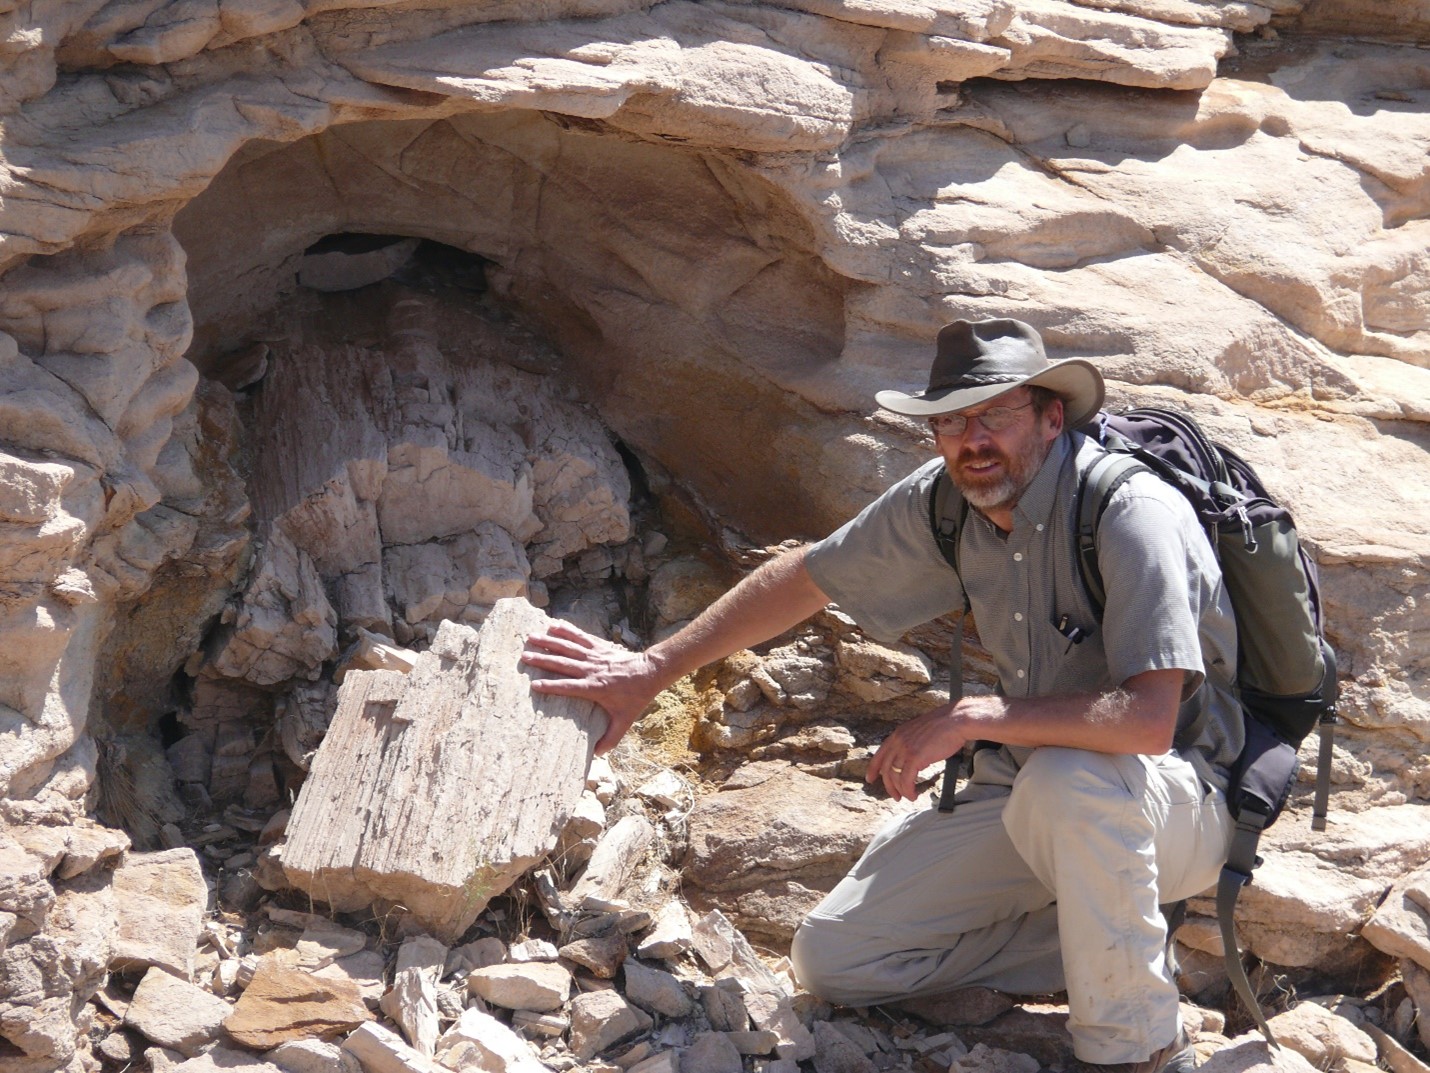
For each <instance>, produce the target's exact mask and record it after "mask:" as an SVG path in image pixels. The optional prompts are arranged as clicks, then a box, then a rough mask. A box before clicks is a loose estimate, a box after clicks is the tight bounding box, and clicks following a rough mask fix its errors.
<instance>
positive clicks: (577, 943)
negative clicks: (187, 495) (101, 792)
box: [90, 618, 1430, 1073]
mask: <svg viewBox="0 0 1430 1073" xmlns="http://www.w3.org/2000/svg"><path fill="white" fill-rule="evenodd" d="M496 621H497V622H498V623H500V622H501V621H502V620H501V618H498V619H497V620H496ZM795 710H796V711H797V710H798V709H795ZM800 733H803V731H800ZM818 752H819V750H818V746H813V747H811V748H810V749H809V751H808V753H807V754H806V755H811V756H813V755H817V754H818ZM780 779H796V780H798V779H805V780H810V783H811V785H804V784H803V783H796V785H797V786H798V791H797V792H792V793H791V794H789V797H790V799H791V800H793V799H796V798H798V797H800V795H801V794H802V795H803V796H804V798H805V799H806V800H808V799H809V797H810V796H811V794H812V793H814V792H815V790H816V789H817V788H818V787H821V786H829V785H836V786H837V785H840V780H839V779H838V777H837V776H830V775H826V776H825V777H824V778H819V777H817V776H814V775H810V774H808V773H804V772H802V771H801V770H800V768H799V766H798V765H797V764H793V763H791V762H790V761H787V760H785V761H769V760H766V761H758V762H754V763H749V764H746V765H745V766H743V767H740V768H738V769H737V770H736V773H735V775H734V776H733V777H731V778H730V779H728V780H727V785H729V786H730V787H731V788H730V789H727V790H724V791H721V792H717V793H713V794H712V793H710V792H709V791H708V790H707V789H702V787H701V786H700V784H699V783H698V782H691V781H689V780H688V779H686V778H684V777H682V776H681V775H679V774H678V773H677V772H676V771H674V770H672V769H670V768H665V767H661V766H659V765H656V764H653V763H652V762H651V761H650V760H649V759H646V758H645V757H643V756H642V753H641V749H640V748H639V747H638V745H637V743H635V742H630V743H627V744H623V745H622V747H621V748H619V749H618V750H617V752H616V753H615V755H614V757H613V758H612V760H611V761H610V762H608V761H607V760H605V759H603V758H598V759H596V760H594V761H592V762H591V764H590V767H589V771H588V772H587V773H586V775H585V777H584V780H583V781H584V787H585V790H584V792H585V794H586V795H588V797H589V799H590V800H593V801H596V802H597V803H598V804H600V805H601V808H602V810H603V812H604V815H606V816H609V817H613V818H612V819H611V820H610V821H609V822H608V823H605V822H602V819H600V818H598V814H596V813H587V814H585V815H583V816H578V815H576V814H575V813H574V812H573V813H572V814H571V817H570V818H569V819H568V820H567V821H566V822H567V824H568V826H572V827H579V828H580V830H581V831H582V835H581V839H582V840H590V841H593V842H594V847H593V849H592V851H591V853H590V855H589V857H588V858H586V859H585V860H584V861H582V862H574V861H570V860H564V859H562V858H561V857H560V856H559V855H558V856H555V857H552V858H550V859H548V860H547V861H546V862H544V863H543V864H541V865H540V866H539V867H537V868H535V869H532V870H530V871H528V872H526V873H525V874H524V875H523V876H522V877H521V878H520V879H519V880H518V881H517V882H516V883H515V885H514V886H513V887H512V888H511V889H509V890H507V891H506V892H505V893H504V894H503V895H502V896H500V897H498V898H497V899H496V900H494V901H493V902H492V903H491V904H490V905H489V906H488V907H487V908H486V910H485V911H483V912H482V913H480V914H479V915H478V916H477V917H476V918H475V920H474V921H473V922H472V923H471V925H470V927H468V928H466V929H465V931H464V934H462V935H460V936H457V937H455V938H452V939H450V940H449V941H445V942H444V941H442V940H440V939H438V938H437V937H435V936H433V935H432V934H430V933H428V932H427V931H426V930H425V929H424V927H423V925H422V922H421V920H420V916H419V914H415V913H412V912H408V911H406V910H404V909H403V908H402V907H400V906H394V905H387V906H385V907H379V909H380V911H373V910H372V909H367V910H364V911H362V912H356V913H354V912H347V913H335V912H333V911H331V910H324V911H319V912H313V911H311V910H309V909H304V908H299V907H298V904H299V903H301V902H302V901H303V899H300V898H298V897H297V896H296V892H294V891H292V890H291V889H289V888H288V887H287V886H286V884H284V883H283V882H282V881H281V876H279V877H277V878H278V879H279V882H277V883H274V884H272V885H273V886H276V887H277V888H278V889H276V890H272V891H265V890H261V889H260V893H259V895H258V896H257V898H256V900H255V901H254V902H253V903H252V904H249V905H248V906H247V907H246V908H243V907H240V906H238V905H235V904H233V903H232V902H231V901H230V900H229V899H228V898H227V897H226V896H225V895H224V894H223V893H222V891H221V892H220V893H219V896H218V899H217V903H216V905H215V913H214V915H212V916H210V917H209V918H208V919H207V921H204V920H202V919H200V917H199V916H198V915H196V914H193V913H191V912H190V913H185V912H183V911H182V907H180V906H173V907H171V906H168V905H166V904H165V903H164V902H162V901H156V900H154V899H153V898H150V899H148V900H145V899H142V898H135V899H134V911H135V913H136V914H141V916H139V917H137V918H136V919H144V920H147V921H149V922H150V927H149V928H148V929H147V930H148V931H151V932H162V933H164V937H165V939H166V942H165V943H164V944H162V945H151V946H150V947H139V946H137V945H136V944H134V943H132V942H126V944H125V945H124V947H123V949H124V954H123V956H122V957H121V956H120V955H119V954H118V953H111V955H110V960H109V967H110V970H111V978H110V979H111V982H110V985H109V987H107V988H106V989H104V990H103V991H101V992H99V993H98V994H97V995H96V997H95V999H94V1001H93V1004H92V1006H91V1012H90V1017H91V1018H92V1020H93V1022H94V1026H95V1027H94V1029H93V1031H92V1036H93V1038H94V1040H95V1053H96V1054H97V1056H98V1057H99V1059H100V1060H101V1062H102V1063H103V1064H104V1065H105V1066H106V1067H113V1068H118V1067H119V1066H120V1065H122V1064H133V1063H137V1062H143V1063H147V1065H148V1068H150V1069H151V1070H154V1071H163V1073H175V1071H182V1073H209V1071H210V1070H220V1069H221V1070H233V1069H238V1070H248V1069H252V1070H263V1071H265V1073H279V1071H282V1073H443V1071H447V1070H450V1071H452V1073H467V1071H476V1070H481V1071H490V1073H542V1071H547V1073H553V1071H554V1073H633V1071H638V1073H799V1071H806V1073H808V1071H813V1073H878V1071H894V1070H899V1071H918V1073H934V1071H937V1073H944V1071H956V1073H1037V1071H1038V1070H1039V1069H1047V1068H1052V1069H1058V1068H1060V1067H1062V1066H1063V1065H1065V1063H1066V1062H1067V1060H1068V1058H1069V1057H1070V1056H1069V1053H1068V1049H1067V1048H1068V1044H1067V1038H1066V1033H1065V1030H1064V1028H1063V1021H1064V1020H1065V1018H1066V1009H1065V1007H1063V1006H1060V1005H1058V1003H1057V996H1050V997H1049V999H1047V1000H1043V1001H1041V1002H1038V1001H1030V1000H1023V1001H1021V1002H1015V1001H1014V1000H1013V999H1012V998H1010V997H1008V996H1001V995H996V994H995V993H992V992H988V991H984V990H980V989H972V990H969V991H964V992H955V993H952V994H949V995H943V996H936V997H932V998H927V999H921V1000H910V1001H908V1002H906V1003H903V1004H901V1005H898V1006H889V1007H881V1008H874V1009H833V1008H831V1007H830V1006H828V1005H827V1004H825V1003H823V1002H821V1001H819V1000H817V999H816V998H814V997H813V996H810V995H809V994H807V993H805V992H803V991H802V990H801V989H800V988H799V986H798V982H797V981H796V980H794V979H792V977H791V975H790V970H789V965H788V962H787V961H786V960H785V959H784V958H783V957H782V956H780V954H779V952H778V947H776V946H762V945H756V944H755V943H752V942H751V940H750V938H748V937H747V935H746V933H745V932H744V931H743V930H742V929H741V928H739V927H737V926H736V924H735V923H733V922H732V920H731V918H730V917H729V916H728V915H727V914H726V913H725V912H723V911H721V910H720V909H719V908H704V909H696V908H692V907H691V905H690V903H689V900H688V899H687V898H684V897H682V896H681V895H680V894H679V893H678V884H679V883H680V882H681V869H682V868H684V869H685V870H686V872H687V874H688V871H689V866H688V864H686V863H684V861H683V859H684V858H685V857H686V856H687V855H688V854H691V853H696V854H697V855H700V854H701V853H704V854H705V855H706V856H709V852H708V850H697V849H696V848H695V847H696V845H697V843H698V842H699V839H700V837H702V836H698V835H697V833H696V832H697V830H703V829H705V826H704V825H705V824H706V823H707V822H708V824H709V827H710V829H711V830H716V829H719V828H720V827H721V822H720V818H719V817H720V815H721V813H720V812H719V811H717V812H716V813H715V814H713V815H712V816H711V817H709V818H708V820H705V819H701V818H700V816H699V813H700V812H701V810H702V809H705V808H708V807H710V806H711V804H712V803H715V804H716V805H717V806H718V804H719V802H720V799H721V798H722V797H727V796H729V795H737V794H739V793H742V792H749V791H753V790H758V789H761V788H768V787H771V785H772V783H778V781H779V780H780ZM843 785H845V786H846V787H847V788H846V789H845V790H843V791H840V792H843V793H845V794H857V793H858V791H856V790H855V789H854V784H852V783H844V784H843ZM742 787H743V788H744V789H743V790H742V789H741V788H742ZM772 796H773V798H774V799H775V800H776V801H778V800H779V799H780V794H778V793H774V794H772ZM816 796H817V795H816ZM870 800H871V801H872V800H873V799H872V798H871V799H870ZM849 803H850V799H848V798H846V799H845V801H844V803H843V805H842V806H840V805H836V806H833V807H834V808H835V810H836V812H838V813H840V814H845V815H847V814H848V809H847V806H848V804H849ZM692 804H693V806H694V808H693V811H692ZM782 807H784V806H780V805H778V804H774V805H772V815H774V816H776V817H777V816H778V815H779V811H780V809H781V808H782ZM876 811H877V810H876ZM880 814H882V813H880ZM756 815H757V814H756ZM614 817H619V818H614ZM282 819H283V817H282V816H281V815H280V816H279V817H278V822H279V823H281V822H282ZM757 822H758V820H757ZM275 826H277V824H275ZM593 827H594V829H593ZM766 831H767V834H768V836H769V838H772V839H773V840H774V841H769V840H768V839H767V841H766V846H765V850H766V852H765V854H764V860H766V861H771V860H777V859H780V858H781V856H782V855H784V856H790V857H795V858H798V857H800V856H801V854H802V853H804V854H805V855H806V856H807V854H808V851H807V850H801V849H800V848H799V844H798V843H797V842H796V843H792V844H791V847H790V848H789V849H788V850H781V849H780V843H779V840H780V838H782V837H785V836H784V835H782V834H781V833H780V831H779V821H778V820H773V821H770V823H769V825H768V826H767V828H766ZM225 837H226V838H228V839H230V840H239V839H243V838H245V837H246V838H248V839H255V838H259V837H262V836H261V835H259V834H257V833H249V834H248V835H247V836H244V835H241V834H240V833H239V832H238V831H237V830H236V829H232V828H230V829H229V830H228V832H227V834H226V836H225ZM703 837H707V838H708V835H707V836H703ZM739 837H740V836H739V835H738V834H735V835H734V838H735V841H736V842H738V840H739ZM801 837H812V836H801ZM852 840H853V841H854V842H857V841H858V840H859V838H858V836H857V833H856V836H855V837H853V839H852ZM815 841H818V839H815ZM824 843H825V844H829V841H828V839H827V838H826V839H825V840H824ZM246 852H252V851H251V850H249V851H246ZM852 852H857V847H856V848H851V849H850V850H847V851H840V856H841V858H842V856H844V855H846V854H847V853H852ZM280 855H281V854H280ZM229 859H230V860H231V859H232V858H229ZM753 859H754V857H753V854H752V858H751V860H752V861H753ZM198 864H199V862H198V859H197V858H196V856H195V855H194V853H193V851H192V850H189V849H180V850H174V851H167V852H163V853H154V854H131V855H130V856H129V857H128V858H126V859H125V861H124V862H123V863H122V865H121V867H120V869H119V871H118V872H117V873H116V883H115V887H116V889H117V888H118V887H119V877H121V876H122V877H124V878H123V883H124V885H125V888H126V889H128V890H159V889H164V888H167V887H170V886H172V885H173V884H174V883H175V882H178V883H179V884H180V886H181V885H182V883H183V882H192V879H193V877H195V876H196V874H197V872H198ZM711 867H712V870H713V871H717V872H718V871H724V872H727V873H730V874H731V875H734V874H736V873H739V872H741V871H743V870H744V868H745V865H744V864H743V863H734V862H732V861H725V860H723V859H722V860H721V861H720V863H718V864H716V863H713V862H711ZM1424 874H1425V873H1424V871H1423V870H1422V871H1421V872H1420V873H1417V874H1415V875H1412V876H1411V877H1408V878H1407V879H1406V880H1405V881H1404V882H1403V883H1402V884H1401V885H1400V887H1398V888H1397V892H1404V893H1393V896H1392V898H1391V899H1388V900H1387V903H1386V906H1387V908H1383V909H1382V912H1381V914H1379V916H1381V917H1384V919H1385V921H1386V923H1383V924H1381V925H1379V926H1378V929H1377V928H1371V927H1369V926H1368V927H1367V933H1368V934H1370V933H1373V932H1376V931H1377V930H1380V931H1382V932H1384V933H1386V934H1387V935H1390V936H1393V938H1388V939H1386V940H1384V945H1385V948H1386V949H1387V950H1388V951H1389V950H1394V951H1396V952H1398V953H1399V954H1400V956H1402V957H1403V958H1404V979H1405V981H1406V984H1405V986H1404V988H1403V990H1402V989H1398V988H1397V987H1396V986H1395V985H1394V984H1392V985H1391V986H1390V987H1389V988H1388V989H1387V990H1386V991H1385V992H1384V995H1383V996H1382V997H1374V996H1373V997H1371V998H1370V999H1354V998H1348V997H1346V996H1343V995H1335V996H1329V997H1327V998H1324V999H1322V998H1310V999H1297V1000H1295V1001H1293V1002H1291V1003H1290V1004H1289V1008H1288V1009H1287V1010H1286V1012H1283V1013H1281V1014H1279V1015H1278V1016H1276V1017H1275V1018H1274V1019H1273V1022H1272V1024H1273V1028H1274V1029H1275V1030H1276V1032H1277V1034H1278V1037H1279V1038H1280V1040H1281V1042H1282V1044H1283V1047H1285V1048H1287V1049H1286V1050H1284V1051H1283V1052H1281V1053H1280V1054H1279V1055H1275V1054H1273V1053H1268V1052H1267V1051H1266V1049H1265V1046H1264V1044H1263V1043H1261V1042H1260V1041H1259V1037H1255V1038H1252V1037H1243V1038H1239V1039H1230V1038H1228V1036H1227V1035H1226V1034H1225V1032H1226V1019H1225V1017H1224V1016H1223V1015H1222V1014H1221V1013H1219V1012H1217V1011H1215V1010H1213V1009H1210V1008H1202V1007H1198V1006H1195V1005H1191V1004H1184V1006H1183V1019H1184V1023H1185V1024H1186V1025H1187V1027H1188V1029H1189V1031H1190V1032H1191V1034H1192V1037H1193V1039H1194V1041H1195V1042H1196V1045H1197V1047H1198V1050H1199V1051H1200V1052H1201V1053H1202V1054H1203V1056H1204V1057H1206V1058H1207V1059H1208V1062H1207V1065H1206V1067H1205V1068H1207V1069H1208V1070H1211V1071H1212V1073H1217V1071H1218V1070H1224V1073H1231V1071H1232V1070H1233V1069H1241V1070H1244V1069H1246V1068H1249V1066H1250V1065H1256V1066H1258V1067H1260V1066H1273V1067H1276V1068H1278V1069H1282V1070H1284V1071H1285V1073H1304V1071H1305V1070H1308V1069H1310V1068H1312V1067H1314V1068H1316V1069H1321V1070H1332V1071H1335V1073H1370V1070H1371V1069H1372V1068H1374V1065H1375V1063H1377V1062H1384V1063H1387V1064H1389V1066H1390V1068H1391V1069H1392V1070H1395V1071H1396V1073H1418V1071H1421V1070H1423V1068H1424V1067H1423V1066H1422V1065H1419V1064H1418V1063H1419V1062H1420V1060H1419V1059H1417V1058H1416V1057H1414V1054H1413V1051H1414V1049H1416V1048H1418V1047H1420V1046H1423V1042H1420V1041H1418V1037H1417V1035H1416V1033H1417V1028H1416V1025H1417V1024H1418V1023H1419V1024H1423V1019H1422V1018H1418V1017H1417V1004H1419V1003H1423V994H1424V991H1423V988H1424V984H1423V980H1425V979H1430V966H1427V963H1430V953H1427V951H1430V912H1426V910H1427V909H1430V906H1427V905H1426V904H1425V901H1426V899H1425V898H1423V897H1422V892H1421V891H1420V887H1422V886H1423V885H1424V879H1423V876H1424ZM160 876H163V877H166V879H165V880H163V881H161V880H160V879H159V877H160ZM181 877H182V878H181ZM712 896H713V895H712ZM740 897H744V896H743V895H742V896H740ZM740 897H737V898H735V899H734V902H735V904H738V903H739V901H740ZM309 904H311V903H309ZM135 930H136V928H135V927H134V926H133V925H130V926H127V931H129V932H132V931H135ZM139 930H144V929H139ZM156 937H157V936H156ZM185 947H186V949H185ZM144 951H148V952H147V953H145V952H144ZM1417 974H1418V975H1417ZM1412 980H1417V981H1420V983H1419V985H1418V989H1416V988H1412V986H1411V983H1410V981H1412ZM1417 994H1418V995H1420V996H1422V997H1420V998H1417V997H1415V996H1416V995H1417ZM1422 1008H1423V1007H1422ZM1227 1063H1231V1064H1227Z"/></svg>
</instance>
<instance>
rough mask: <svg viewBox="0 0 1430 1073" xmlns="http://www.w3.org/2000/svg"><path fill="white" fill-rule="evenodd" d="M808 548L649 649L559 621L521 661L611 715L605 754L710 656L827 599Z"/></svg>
mask: <svg viewBox="0 0 1430 1073" xmlns="http://www.w3.org/2000/svg"><path fill="white" fill-rule="evenodd" d="M804 554H805V553H804V549H803V548H800V549H797V550H795V551H790V552H786V553H785V554H783V555H781V556H779V557H778V558H775V559H771V560H770V561H769V562H767V563H764V564H763V565H762V566H760V568H759V569H758V570H756V571H755V572H754V573H752V574H750V575H749V576H748V577H746V578H744V579H743V580H741V581H740V583H739V584H738V585H736V586H735V587H734V588H733V589H731V590H730V591H729V592H727V593H726V594H725V595H724V596H722V597H720V599H718V600H716V601H715V602H714V603H713V604H711V605H710V606H709V607H708V608H706V609H705V610H704V611H703V612H701V614H700V615H699V617H698V618H696V619H695V621H694V622H692V623H690V625H688V626H686V627H685V628H684V629H682V630H680V631H679V632H678V633H676V634H674V635H672V636H670V637H667V638H666V639H665V640H664V641H660V642H658V643H656V644H654V645H652V646H651V647H650V648H648V649H646V650H645V651H644V652H632V651H630V650H629V649H627V648H623V647H622V646H620V645H618V644H615V643H614V642H612V641H607V640H605V639H603V638H600V637H593V636H592V635H591V634H588V633H586V632H585V631H584V630H580V629H578V628H576V627H575V626H572V625H570V624H569V623H565V622H558V623H556V624H554V625H553V626H552V627H551V628H550V629H549V630H548V631H547V632H546V633H543V634H535V635H533V636H532V637H531V638H530V639H529V640H528V641H527V647H526V651H525V652H523V653H522V662H524V663H526V664H529V665H530V666H532V667H539V668H541V669H542V670H545V671H553V672H555V673H556V674H559V675H563V676H564V677H561V678H544V679H540V680H538V681H534V682H532V683H531V688H532V689H533V690H535V691H536V692H538V693H558V694H562V695H564V696H570V697H584V698H586V699H587V700H592V701H595V702H596V703H597V704H599V705H600V706H601V707H602V708H604V709H605V710H606V714H607V715H609V716H610V722H609V724H608V725H607V727H606V733H605V734H604V735H603V736H602V737H601V740H600V741H599V742H597V743H596V751H597V752H598V753H604V752H606V751H607V750H609V749H610V748H612V747H613V746H614V745H615V744H616V742H618V741H620V740H621V738H622V737H623V736H624V735H625V733H626V731H627V730H629V729H630V727H631V724H633V723H634V722H635V721H636V720H637V719H639V718H640V717H641V714H642V713H643V712H644V711H645V710H646V708H647V707H649V706H650V702H651V701H652V700H654V699H655V696H656V694H657V693H659V692H660V691H661V690H662V689H664V688H666V686H668V685H670V684H671V683H672V682H674V681H676V680H677V679H678V678H680V677H682V676H683V675H687V674H689V673H691V672H692V671H695V670H698V669H699V668H701V667H703V666H705V665H706V664H707V663H713V662H714V661H715V660H717V659H723V658H724V657H726V656H728V655H730V653H732V652H738V651H739V650H740V649H742V648H749V647H750V646H751V645H756V644H759V643H760V642H761V641H768V640H769V639H770V638H771V637H776V636H778V635H779V634H781V633H783V632H784V631H785V630H787V629H790V628H791V627H792V626H796V625H798V624H799V623H801V622H803V621H804V620H805V619H807V618H808V617H809V616H810V615H812V614H814V613H815V612H816V611H818V610H819V609H820V608H822V607H823V606H824V605H825V604H827V603H829V597H827V596H826V595H825V594H824V593H823V592H822V591H821V590H820V588H819V586H818V585H816V584H815V583H814V579H813V578H812V577H810V574H809V570H808V569H807V568H806V567H805V564H804Z"/></svg>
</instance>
